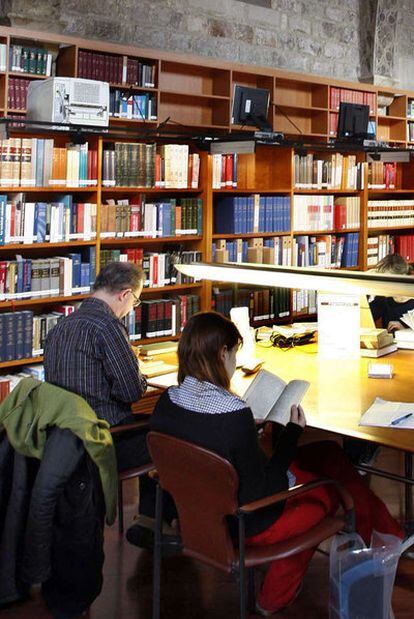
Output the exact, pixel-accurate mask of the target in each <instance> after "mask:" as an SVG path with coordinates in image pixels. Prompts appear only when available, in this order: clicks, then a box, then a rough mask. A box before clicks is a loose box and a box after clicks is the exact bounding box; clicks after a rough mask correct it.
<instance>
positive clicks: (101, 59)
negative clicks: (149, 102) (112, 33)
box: [78, 50, 156, 88]
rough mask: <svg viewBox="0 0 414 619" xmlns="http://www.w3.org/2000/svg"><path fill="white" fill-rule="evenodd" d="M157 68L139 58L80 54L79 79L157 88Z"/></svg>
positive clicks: (80, 51)
mask: <svg viewBox="0 0 414 619" xmlns="http://www.w3.org/2000/svg"><path fill="white" fill-rule="evenodd" d="M155 75H156V66H155V64H154V63H148V62H145V61H142V60H138V59H137V58H129V57H128V56H120V55H115V54H100V53H98V52H86V51H84V50H79V53H78V77H84V78H86V79H91V80H101V81H103V82H110V83H111V84H128V85H130V86H132V85H133V86H140V87H142V88H154V87H155Z"/></svg>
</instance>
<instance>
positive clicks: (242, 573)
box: [238, 514, 247, 619]
mask: <svg viewBox="0 0 414 619" xmlns="http://www.w3.org/2000/svg"><path fill="white" fill-rule="evenodd" d="M238 519H239V597H240V619H246V616H247V615H246V569H245V564H244V550H245V528H244V517H243V514H238Z"/></svg>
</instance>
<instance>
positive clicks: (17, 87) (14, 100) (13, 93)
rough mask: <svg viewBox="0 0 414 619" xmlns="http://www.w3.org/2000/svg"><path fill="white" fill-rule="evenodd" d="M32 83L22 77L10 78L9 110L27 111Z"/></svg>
mask: <svg viewBox="0 0 414 619" xmlns="http://www.w3.org/2000/svg"><path fill="white" fill-rule="evenodd" d="M31 81H32V80H26V79H23V78H22V77H9V89H8V92H7V107H8V108H9V110H10V109H12V110H25V109H26V102H27V90H28V88H29V84H30V82H31Z"/></svg>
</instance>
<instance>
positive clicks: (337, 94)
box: [329, 86, 377, 114]
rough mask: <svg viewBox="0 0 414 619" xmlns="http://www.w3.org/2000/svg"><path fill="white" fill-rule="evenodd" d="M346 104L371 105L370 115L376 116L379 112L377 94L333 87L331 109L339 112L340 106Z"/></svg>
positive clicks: (330, 97) (331, 89)
mask: <svg viewBox="0 0 414 619" xmlns="http://www.w3.org/2000/svg"><path fill="white" fill-rule="evenodd" d="M341 101H343V102H344V103H359V104H362V105H369V113H370V114H376V111H377V95H376V93H375V92H364V91H361V90H351V89H350V88H338V87H337V86H331V88H330V96H329V107H330V109H331V110H339V104H340V103H341Z"/></svg>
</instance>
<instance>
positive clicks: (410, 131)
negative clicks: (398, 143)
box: [407, 122, 414, 142]
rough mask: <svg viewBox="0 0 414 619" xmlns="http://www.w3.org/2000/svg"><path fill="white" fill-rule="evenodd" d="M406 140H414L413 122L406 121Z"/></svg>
mask: <svg viewBox="0 0 414 619" xmlns="http://www.w3.org/2000/svg"><path fill="white" fill-rule="evenodd" d="M407 142H414V122H410V123H407Z"/></svg>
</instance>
